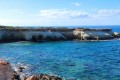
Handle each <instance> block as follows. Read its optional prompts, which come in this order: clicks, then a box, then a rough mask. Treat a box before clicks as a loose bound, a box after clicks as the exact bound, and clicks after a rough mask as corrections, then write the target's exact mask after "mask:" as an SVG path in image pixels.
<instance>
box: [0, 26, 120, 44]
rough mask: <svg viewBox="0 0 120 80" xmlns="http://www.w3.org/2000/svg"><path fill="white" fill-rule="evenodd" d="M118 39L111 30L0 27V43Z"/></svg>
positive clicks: (117, 34) (116, 34)
mask: <svg viewBox="0 0 120 80" xmlns="http://www.w3.org/2000/svg"><path fill="white" fill-rule="evenodd" d="M115 38H120V34H119V33H118V32H113V31H112V29H104V28H103V29H90V28H63V27H59V28H53V27H46V28H45V27H41V28H25V27H9V26H0V42H14V41H33V42H43V41H61V40H63V41H65V40H82V41H86V40H110V39H115Z"/></svg>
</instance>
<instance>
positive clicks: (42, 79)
mask: <svg viewBox="0 0 120 80" xmlns="http://www.w3.org/2000/svg"><path fill="white" fill-rule="evenodd" d="M26 80H62V78H60V77H57V76H50V75H47V74H40V75H38V76H31V77H29V78H27V79H26Z"/></svg>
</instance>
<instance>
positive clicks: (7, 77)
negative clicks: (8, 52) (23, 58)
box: [0, 60, 14, 80]
mask: <svg viewBox="0 0 120 80" xmlns="http://www.w3.org/2000/svg"><path fill="white" fill-rule="evenodd" d="M13 73H14V70H13V69H12V67H11V65H10V63H8V62H7V61H5V60H0V80H12V78H13Z"/></svg>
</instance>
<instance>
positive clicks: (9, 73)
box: [0, 60, 62, 80]
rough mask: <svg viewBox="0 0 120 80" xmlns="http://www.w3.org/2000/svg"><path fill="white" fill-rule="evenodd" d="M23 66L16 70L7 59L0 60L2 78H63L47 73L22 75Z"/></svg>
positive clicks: (0, 76)
mask: <svg viewBox="0 0 120 80" xmlns="http://www.w3.org/2000/svg"><path fill="white" fill-rule="evenodd" d="M22 69H23V67H19V71H14V69H13V68H12V66H11V64H10V63H9V62H7V61H5V60H0V80H62V78H60V77H57V76H50V75H47V74H40V75H32V76H29V77H26V76H24V77H22V78H21V77H20V76H21V74H20V73H21V72H22Z"/></svg>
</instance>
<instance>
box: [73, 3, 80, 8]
mask: <svg viewBox="0 0 120 80" xmlns="http://www.w3.org/2000/svg"><path fill="white" fill-rule="evenodd" d="M73 4H74V5H75V6H77V7H79V6H81V5H82V4H81V3H78V2H74V3H73Z"/></svg>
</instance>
